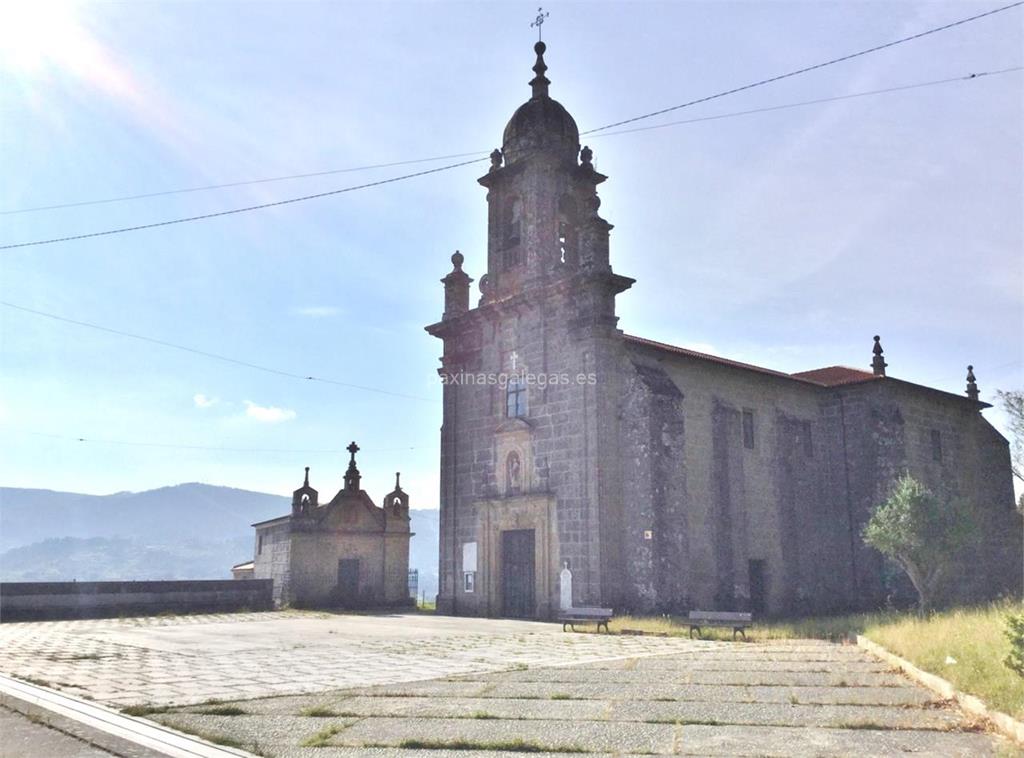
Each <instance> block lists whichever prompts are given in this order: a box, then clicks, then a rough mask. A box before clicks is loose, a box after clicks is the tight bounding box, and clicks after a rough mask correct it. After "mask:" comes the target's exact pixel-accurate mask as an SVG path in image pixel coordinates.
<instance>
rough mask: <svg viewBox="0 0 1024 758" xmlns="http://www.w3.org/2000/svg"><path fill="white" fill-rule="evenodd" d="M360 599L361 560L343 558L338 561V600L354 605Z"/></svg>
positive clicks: (344, 603) (343, 603)
mask: <svg viewBox="0 0 1024 758" xmlns="http://www.w3.org/2000/svg"><path fill="white" fill-rule="evenodd" d="M358 599H359V559H358V558H342V559H341V560H339V561H338V600H339V602H340V603H341V604H342V605H352V604H354V603H355V602H356V601H357V600H358Z"/></svg>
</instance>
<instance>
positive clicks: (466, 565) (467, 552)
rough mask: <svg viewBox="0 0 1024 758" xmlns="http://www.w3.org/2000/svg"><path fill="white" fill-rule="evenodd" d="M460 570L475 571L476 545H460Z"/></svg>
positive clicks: (470, 543)
mask: <svg viewBox="0 0 1024 758" xmlns="http://www.w3.org/2000/svg"><path fill="white" fill-rule="evenodd" d="M462 570H463V571H464V572H466V571H476V543H475V542H463V543H462Z"/></svg>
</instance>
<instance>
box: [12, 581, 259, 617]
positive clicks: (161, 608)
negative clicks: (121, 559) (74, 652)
mask: <svg viewBox="0 0 1024 758" xmlns="http://www.w3.org/2000/svg"><path fill="white" fill-rule="evenodd" d="M271 584H272V583H271V581H270V580H269V579H263V580H260V579H249V580H238V579H216V580H199V581H154V582H3V583H0V621H3V622H9V621H36V620H45V619H73V618H102V617H108V616H146V615H155V614H159V613H220V612H228V611H242V610H247V611H264V610H269V609H270V608H272V607H273V602H272V598H271Z"/></svg>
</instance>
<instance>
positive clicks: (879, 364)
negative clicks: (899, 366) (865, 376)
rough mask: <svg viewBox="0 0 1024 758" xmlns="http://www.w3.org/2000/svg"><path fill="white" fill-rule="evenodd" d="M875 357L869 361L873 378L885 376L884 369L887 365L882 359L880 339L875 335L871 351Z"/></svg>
mask: <svg viewBox="0 0 1024 758" xmlns="http://www.w3.org/2000/svg"><path fill="white" fill-rule="evenodd" d="M871 352H873V353H874V354H875V357H874V358H873V359H872V360H871V371H872V372H873V373H874V375H875V376H885V367H886V366H888V365H889V364H888V363H886V362H885V358H883V357H882V338H881V337H879V336H878V335H877V334H876V335H875V346H874V347H873V348H872V349H871Z"/></svg>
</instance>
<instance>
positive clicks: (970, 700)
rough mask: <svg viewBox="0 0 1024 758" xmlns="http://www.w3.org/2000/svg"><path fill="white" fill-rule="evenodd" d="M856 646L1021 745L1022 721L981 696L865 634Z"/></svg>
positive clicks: (858, 636)
mask: <svg viewBox="0 0 1024 758" xmlns="http://www.w3.org/2000/svg"><path fill="white" fill-rule="evenodd" d="M857 646H858V647H860V648H862V649H864V650H867V651H868V652H869V653H871V654H872V655H875V656H877V657H878V658H881V659H882V660H883V661H885V662H886V663H890V664H892V665H893V666H897V667H898V668H899V669H900V670H902V671H903V673H904V674H906V675H907V676H909V677H910V678H911V679H913V680H914V681H915V682H917V683H918V684H921V685H924V686H925V687H927V688H928V689H930V690H931V691H932V692H935V693H938V694H939V695H941V696H942V697H944V698H946V699H948V700H955V701H956V703H957V705H959V706H960V707H961V708H962V709H963V710H965V711H967V712H968V713H970V714H971V715H974V716H978V717H979V718H983V719H985V720H986V721H988V722H989V723H990V724H992V726H994V727H995V729H996V731H998V732H1000V733H1002V734H1003V735H1005V736H1007V737H1009V738H1010V739H1012V740H1016V741H1017V742H1018V743H1020V744H1022V745H1024V723H1021V722H1020V721H1018V720H1017V719H1015V718H1013V717H1011V716H1008V715H1007V714H1005V713H1003V712H1002V711H996V710H992V709H991V708H989V707H988V706H987V705H985V703H984V701H982V700H981V699H980V698H977V697H975V696H974V695H968V694H967V693H966V692H960V690H958V689H957V688H956V687H954V686H953V685H952V684H951V683H950V682H948V681H946V680H945V679H943V678H942V677H941V676H936V675H935V674H929V673H928V672H927V671H922V670H921V669H919V668H918V667H917V666H915V665H914V664H913V663H911V662H910V661H908V660H906V659H905V658H900V657H899V656H898V655H896V654H894V653H890V652H889V651H888V650H886V649H885V648H884V647H882V646H881V645H879V644H878V643H876V642H872V641H871V640H869V639H868V638H867V637H864V636H862V635H859V634H858V635H857Z"/></svg>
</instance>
